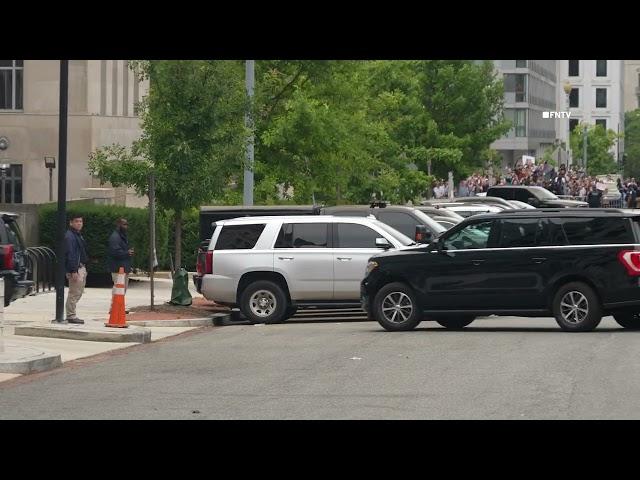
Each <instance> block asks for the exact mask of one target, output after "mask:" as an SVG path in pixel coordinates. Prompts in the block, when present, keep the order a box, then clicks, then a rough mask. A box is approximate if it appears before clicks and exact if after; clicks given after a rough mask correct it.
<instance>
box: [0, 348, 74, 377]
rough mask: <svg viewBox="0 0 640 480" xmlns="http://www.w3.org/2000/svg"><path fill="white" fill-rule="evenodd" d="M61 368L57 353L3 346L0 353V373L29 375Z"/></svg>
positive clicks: (59, 357) (60, 360)
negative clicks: (2, 351)
mask: <svg viewBox="0 0 640 480" xmlns="http://www.w3.org/2000/svg"><path fill="white" fill-rule="evenodd" d="M61 366H62V358H61V356H60V354H59V353H49V352H43V351H42V350H37V349H35V348H30V347H18V346H14V345H5V348H4V353H0V373H18V374H22V375H25V374H29V373H37V372H44V371H46V370H52V369H54V368H58V367H61Z"/></svg>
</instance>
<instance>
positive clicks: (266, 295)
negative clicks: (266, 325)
mask: <svg viewBox="0 0 640 480" xmlns="http://www.w3.org/2000/svg"><path fill="white" fill-rule="evenodd" d="M277 306H278V301H277V300H276V297H275V295H274V294H273V293H272V292H270V291H269V290H258V291H257V292H255V293H254V294H253V295H251V300H249V307H250V308H251V313H253V314H254V315H255V316H257V317H262V318H264V317H268V316H270V315H272V314H273V312H274V311H275V310H276V307H277Z"/></svg>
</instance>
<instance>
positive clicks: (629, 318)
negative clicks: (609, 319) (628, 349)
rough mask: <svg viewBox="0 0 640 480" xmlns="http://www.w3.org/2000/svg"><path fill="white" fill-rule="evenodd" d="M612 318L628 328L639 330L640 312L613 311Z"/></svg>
mask: <svg viewBox="0 0 640 480" xmlns="http://www.w3.org/2000/svg"><path fill="white" fill-rule="evenodd" d="M613 318H614V319H615V321H616V322H618V325H620V326H621V327H624V328H626V329H628V330H640V313H634V312H620V313H614V314H613Z"/></svg>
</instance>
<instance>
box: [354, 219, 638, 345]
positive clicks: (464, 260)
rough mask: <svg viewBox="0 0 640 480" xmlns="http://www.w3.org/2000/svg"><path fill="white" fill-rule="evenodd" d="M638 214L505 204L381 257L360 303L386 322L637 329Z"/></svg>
mask: <svg viewBox="0 0 640 480" xmlns="http://www.w3.org/2000/svg"><path fill="white" fill-rule="evenodd" d="M639 247H640V214H639V213H634V211H629V210H621V209H548V210H506V211H504V212H502V213H499V214H493V215H478V216H477V217H472V218H468V219H466V220H465V221H463V222H462V223H460V224H459V225H457V226H455V227H453V228H452V229H451V230H449V231H447V232H446V233H444V234H442V235H441V236H440V237H439V238H438V239H436V240H435V241H434V242H432V243H431V244H430V245H428V246H422V247H421V248H418V249H412V250H410V251H394V252H387V253H382V254H379V255H376V256H374V257H373V258H371V260H370V261H369V264H368V265H367V276H366V277H365V278H364V280H363V281H362V285H361V288H362V305H363V308H364V309H365V310H366V311H367V313H368V315H369V317H370V318H372V319H376V320H377V321H378V322H379V323H380V325H382V326H383V327H384V328H385V329H386V330H391V331H393V330H410V329H413V328H415V327H416V326H417V325H418V324H419V323H420V322H421V321H423V320H425V319H426V320H435V321H437V322H438V323H439V324H441V325H443V326H444V327H446V328H453V329H458V328H463V327H465V326H467V325H469V324H470V323H471V322H472V321H473V320H474V319H475V317H476V316H480V315H481V316H486V315H491V314H495V315H517V316H535V317H541V316H552V317H555V319H556V321H557V323H558V325H559V326H560V327H561V328H562V329H563V330H567V331H574V332H577V331H589V330H593V329H594V328H596V327H597V326H598V324H599V323H600V320H601V319H602V316H603V315H613V317H614V318H615V320H616V321H617V322H618V323H619V324H620V325H621V326H622V327H624V328H628V329H640V286H639V285H640V284H639V283H638V282H639V281H640V248H639Z"/></svg>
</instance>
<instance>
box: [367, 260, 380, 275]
mask: <svg viewBox="0 0 640 480" xmlns="http://www.w3.org/2000/svg"><path fill="white" fill-rule="evenodd" d="M376 268H378V262H374V261H373V260H370V261H369V263H367V268H366V269H365V271H364V275H365V277H366V276H367V275H369V274H370V273H371V272H373V271H374V270H375V269H376Z"/></svg>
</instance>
